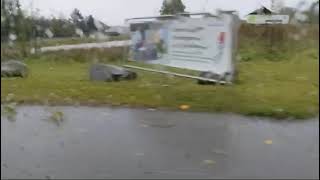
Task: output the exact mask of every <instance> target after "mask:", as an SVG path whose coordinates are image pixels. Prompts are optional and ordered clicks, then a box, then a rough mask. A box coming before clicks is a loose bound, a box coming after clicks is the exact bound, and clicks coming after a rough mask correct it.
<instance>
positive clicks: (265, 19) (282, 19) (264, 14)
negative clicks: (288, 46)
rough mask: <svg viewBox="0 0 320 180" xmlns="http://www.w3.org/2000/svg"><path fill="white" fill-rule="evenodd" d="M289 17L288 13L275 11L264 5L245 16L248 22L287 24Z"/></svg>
mask: <svg viewBox="0 0 320 180" xmlns="http://www.w3.org/2000/svg"><path fill="white" fill-rule="evenodd" d="M289 19H290V17H289V15H282V14H279V13H276V12H274V11H272V10H270V9H268V8H266V7H264V6H262V7H261V8H259V9H257V10H255V11H253V12H251V13H249V14H248V15H247V16H246V21H247V23H249V24H288V23H289Z"/></svg>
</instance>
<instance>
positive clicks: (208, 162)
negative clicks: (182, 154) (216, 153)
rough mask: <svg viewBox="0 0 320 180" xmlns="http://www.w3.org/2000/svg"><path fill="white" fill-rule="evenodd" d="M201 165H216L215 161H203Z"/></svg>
mask: <svg viewBox="0 0 320 180" xmlns="http://www.w3.org/2000/svg"><path fill="white" fill-rule="evenodd" d="M203 164H206V165H213V164H216V162H215V161H213V160H204V161H203Z"/></svg>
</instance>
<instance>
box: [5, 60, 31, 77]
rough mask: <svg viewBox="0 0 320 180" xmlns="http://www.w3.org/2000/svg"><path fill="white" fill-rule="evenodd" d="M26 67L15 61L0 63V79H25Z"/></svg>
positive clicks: (26, 74)
mask: <svg viewBox="0 0 320 180" xmlns="http://www.w3.org/2000/svg"><path fill="white" fill-rule="evenodd" d="M27 76H28V67H27V65H26V64H24V63H22V62H21V61H17V60H9V61H5V62H2V63H1V77H27Z"/></svg>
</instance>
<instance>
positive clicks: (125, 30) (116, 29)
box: [105, 26, 130, 36]
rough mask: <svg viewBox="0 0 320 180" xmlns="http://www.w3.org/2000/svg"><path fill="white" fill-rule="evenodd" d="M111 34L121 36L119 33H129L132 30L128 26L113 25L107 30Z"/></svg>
mask: <svg viewBox="0 0 320 180" xmlns="http://www.w3.org/2000/svg"><path fill="white" fill-rule="evenodd" d="M105 33H106V34H107V35H109V36H119V35H129V33H130V31H129V28H128V27H125V26H111V27H110V28H109V29H107V30H106V31H105Z"/></svg>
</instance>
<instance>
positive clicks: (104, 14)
mask: <svg viewBox="0 0 320 180" xmlns="http://www.w3.org/2000/svg"><path fill="white" fill-rule="evenodd" d="M20 1H21V4H22V5H23V8H25V9H29V10H31V9H32V8H33V9H39V10H40V14H41V15H44V16H50V15H54V16H59V15H64V16H69V15H70V13H71V12H72V10H73V9H74V8H78V9H79V10H80V11H81V12H82V14H83V15H89V14H92V15H93V16H94V17H96V18H98V19H99V20H101V21H103V22H105V23H106V24H108V25H122V24H123V23H124V19H126V18H131V17H143V16H153V15H158V14H159V9H160V7H161V5H162V1H163V0H20ZM182 1H183V2H184V4H185V5H186V7H187V9H186V10H187V11H189V12H199V11H203V10H205V11H208V12H214V11H215V10H216V8H219V9H223V10H237V11H238V12H239V14H240V17H243V16H244V15H245V14H247V13H249V12H251V11H253V10H255V9H256V8H258V7H259V6H260V5H265V6H266V7H270V0H182ZM206 1H207V5H206V6H205V4H206ZM282 1H283V3H284V4H285V5H286V6H291V7H295V6H297V4H298V3H299V2H300V1H301V0H282ZM304 1H306V2H308V3H310V2H312V1H313V0H304ZM204 8H205V9H204Z"/></svg>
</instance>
